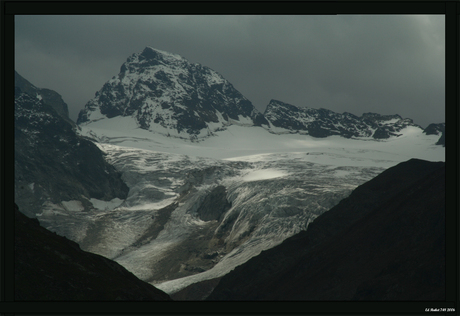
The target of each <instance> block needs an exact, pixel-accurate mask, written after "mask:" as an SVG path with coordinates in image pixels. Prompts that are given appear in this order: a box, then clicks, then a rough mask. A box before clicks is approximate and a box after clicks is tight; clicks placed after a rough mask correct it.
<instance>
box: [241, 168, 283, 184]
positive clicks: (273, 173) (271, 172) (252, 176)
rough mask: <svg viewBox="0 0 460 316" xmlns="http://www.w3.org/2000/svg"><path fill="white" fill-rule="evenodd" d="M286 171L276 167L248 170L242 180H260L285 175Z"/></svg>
mask: <svg viewBox="0 0 460 316" xmlns="http://www.w3.org/2000/svg"><path fill="white" fill-rule="evenodd" d="M287 175H288V173H286V172H284V171H282V170H277V169H262V170H256V171H252V172H249V173H247V174H245V175H244V176H243V178H242V180H243V181H247V182H249V181H260V180H268V179H274V178H279V177H284V176H287Z"/></svg>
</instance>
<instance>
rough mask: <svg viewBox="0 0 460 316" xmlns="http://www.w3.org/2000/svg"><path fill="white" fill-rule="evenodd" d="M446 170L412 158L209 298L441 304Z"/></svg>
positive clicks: (249, 266)
mask: <svg viewBox="0 0 460 316" xmlns="http://www.w3.org/2000/svg"><path fill="white" fill-rule="evenodd" d="M444 179H445V167H444V163H442V162H439V163H434V162H427V161H422V160H417V159H411V160H409V161H407V162H404V163H400V164H398V165H397V166H395V167H392V168H390V169H388V170H386V171H384V172H383V173H381V174H380V175H379V176H377V177H376V178H374V179H372V180H371V181H369V182H367V183H365V184H363V185H361V186H359V187H358V188H357V189H355V190H354V191H353V193H352V194H351V195H350V196H349V197H348V198H346V199H344V200H342V201H341V202H340V203H339V204H338V205H336V206H335V207H333V208H332V209H331V210H330V211H328V212H326V213H324V214H322V215H320V216H319V217H318V218H317V219H316V220H314V221H313V222H312V223H311V224H310V225H309V227H308V230H307V231H304V232H301V233H299V234H297V235H294V236H292V237H290V238H288V239H286V240H285V241H284V242H283V243H282V244H280V245H278V246H276V247H274V248H272V249H269V250H267V251H264V252H262V253H261V254H260V255H259V256H257V257H254V258H252V259H251V260H249V261H248V262H246V263H245V264H243V265H241V266H239V267H237V268H236V269H235V270H233V271H232V272H230V273H229V274H227V275H225V276H224V277H223V278H222V279H221V280H220V282H219V284H218V285H217V286H216V288H215V289H214V291H213V292H212V293H211V294H210V296H209V297H208V300H311V301H315V300H316V301H317V300H398V301H399V300H401V301H407V300H444V299H445V214H444V212H445V184H444Z"/></svg>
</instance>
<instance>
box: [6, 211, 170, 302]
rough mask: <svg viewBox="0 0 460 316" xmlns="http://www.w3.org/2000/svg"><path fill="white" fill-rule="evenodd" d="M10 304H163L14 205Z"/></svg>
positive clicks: (157, 293) (148, 288)
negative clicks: (125, 302) (47, 302)
mask: <svg viewBox="0 0 460 316" xmlns="http://www.w3.org/2000/svg"><path fill="white" fill-rule="evenodd" d="M14 212H15V271H14V275H15V299H16V300H19V301H76V300H78V301H88V300H92V301H115V300H129V301H168V300H171V298H170V297H169V296H168V295H167V294H166V293H164V292H163V291H161V290H159V289H157V288H155V287H154V286H152V285H150V284H148V283H147V282H144V281H142V280H139V279H138V278H137V277H136V276H134V274H132V273H131V272H129V271H128V270H126V269H125V268H124V267H122V266H121V265H119V264H118V263H116V262H115V261H112V260H109V259H107V258H104V257H102V256H99V255H97V254H93V253H89V252H86V251H83V250H81V249H80V246H79V245H78V244H77V243H75V242H73V241H71V240H69V239H67V238H65V237H62V236H59V235H56V233H52V232H50V231H48V230H47V229H45V228H43V227H41V226H40V224H39V223H38V221H37V220H36V219H35V220H33V219H30V218H28V217H27V216H25V215H24V214H22V213H21V212H20V211H19V209H18V207H17V205H16V204H15V210H14Z"/></svg>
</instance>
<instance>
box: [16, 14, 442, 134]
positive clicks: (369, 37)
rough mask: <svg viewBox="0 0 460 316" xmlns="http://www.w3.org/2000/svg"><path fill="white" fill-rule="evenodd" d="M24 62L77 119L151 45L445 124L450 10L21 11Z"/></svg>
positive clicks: (306, 93) (228, 74)
mask: <svg viewBox="0 0 460 316" xmlns="http://www.w3.org/2000/svg"><path fill="white" fill-rule="evenodd" d="M16 34H17V35H16V69H17V70H18V72H19V73H20V74H21V75H23V76H24V77H25V78H26V79H28V80H29V81H31V82H32V83H34V84H35V85H37V86H39V87H46V88H50V89H53V90H56V91H57V92H59V93H61V94H62V95H63V98H64V100H65V101H66V102H67V103H68V104H69V109H70V113H71V118H72V119H75V118H76V115H77V113H78V111H79V110H80V109H81V108H82V107H83V106H84V104H85V103H86V102H87V101H88V100H89V99H90V98H92V97H93V96H94V93H95V92H96V91H97V90H99V89H100V88H101V87H102V85H103V84H104V82H105V81H107V80H108V79H110V78H111V77H112V76H114V75H116V74H117V73H118V71H119V69H120V66H121V64H122V63H123V62H124V61H125V60H126V58H127V57H129V56H130V55H131V54H133V53H136V52H139V51H141V50H142V49H143V48H144V47H145V46H152V47H155V48H158V49H161V50H165V51H170V52H173V53H177V54H179V55H182V56H183V57H185V58H187V59H188V60H190V61H191V62H197V63H201V64H203V65H205V66H208V67H210V68H212V69H214V70H216V71H217V72H219V73H220V74H222V75H223V76H224V77H225V78H226V79H228V80H229V81H230V82H231V83H232V84H233V85H234V86H235V88H237V89H238V90H240V92H241V93H243V94H244V95H245V96H246V97H247V98H248V99H250V100H251V101H252V102H253V103H254V105H255V106H256V107H257V108H258V109H259V110H261V111H263V110H264V109H265V106H266V105H267V104H268V102H269V100H270V99H278V100H281V101H284V102H287V103H291V104H295V105H299V106H309V107H314V108H319V107H324V108H328V109H331V110H333V111H337V112H345V111H347V112H351V113H354V114H356V115H361V114H362V113H363V112H377V113H382V114H395V113H398V114H400V115H402V116H403V117H410V118H412V119H414V121H415V122H416V123H418V124H420V125H422V126H426V125H427V124H428V123H431V122H443V121H444V17H443V16H163V15H160V16H20V17H17V22H16Z"/></svg>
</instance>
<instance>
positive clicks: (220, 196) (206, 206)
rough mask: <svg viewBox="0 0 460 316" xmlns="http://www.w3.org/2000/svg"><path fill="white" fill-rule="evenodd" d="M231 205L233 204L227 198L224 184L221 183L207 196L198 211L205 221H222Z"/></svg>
mask: <svg viewBox="0 0 460 316" xmlns="http://www.w3.org/2000/svg"><path fill="white" fill-rule="evenodd" d="M230 207H232V204H231V203H230V202H229V201H228V200H227V191H226V189H225V187H224V186H222V185H219V186H217V187H215V188H214V189H213V190H212V191H211V193H209V195H207V196H206V198H205V199H204V201H203V203H202V204H201V205H200V207H199V208H198V210H197V212H198V216H199V218H201V219H202V220H204V221H211V220H217V221H220V220H221V219H222V217H223V215H224V214H225V212H226V211H228V210H229V209H230Z"/></svg>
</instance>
